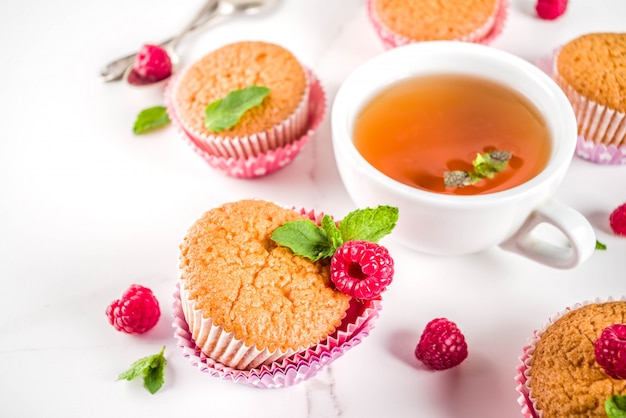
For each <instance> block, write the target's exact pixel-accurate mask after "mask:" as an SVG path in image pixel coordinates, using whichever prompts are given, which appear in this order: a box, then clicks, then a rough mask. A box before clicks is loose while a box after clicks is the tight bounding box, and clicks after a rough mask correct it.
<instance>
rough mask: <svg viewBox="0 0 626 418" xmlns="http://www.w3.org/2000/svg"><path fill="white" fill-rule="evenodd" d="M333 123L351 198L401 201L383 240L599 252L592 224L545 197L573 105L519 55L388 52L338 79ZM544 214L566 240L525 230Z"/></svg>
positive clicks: (556, 261)
mask: <svg viewBox="0 0 626 418" xmlns="http://www.w3.org/2000/svg"><path fill="white" fill-rule="evenodd" d="M331 124H332V137H333V138H332V141H333V149H334V152H335V158H336V160H337V167H338V170H339V174H340V176H341V179H342V181H343V183H344V185H345V186H346V189H347V192H348V194H349V195H350V197H351V198H352V200H353V201H354V202H355V203H356V205H357V206H359V207H364V206H376V205H381V204H387V205H393V206H396V207H398V208H399V214H400V218H399V221H398V225H397V227H396V228H395V230H394V232H393V234H392V235H391V237H393V238H394V239H396V240H397V241H399V242H401V243H402V244H404V245H406V246H408V247H410V248H413V249H415V250H418V251H420V252H424V253H429V254H438V255H460V254H468V253H473V252H477V251H481V250H484V249H487V248H490V247H492V246H496V245H500V246H501V247H502V248H504V249H507V250H509V251H513V252H516V253H518V254H521V255H524V256H526V257H528V258H531V259H533V260H535V261H538V262H541V263H544V264H546V265H549V266H552V267H557V268H572V267H575V266H577V265H579V264H580V263H582V262H583V261H584V260H586V259H587V258H588V257H589V256H590V255H591V254H592V252H593V250H594V249H595V242H596V241H595V234H594V231H593V228H592V226H591V225H590V224H589V222H588V221H587V220H586V219H585V218H584V216H582V215H581V214H580V213H578V212H577V211H575V210H574V209H572V208H571V207H569V206H567V205H564V204H563V203H560V202H558V201H557V200H555V199H554V197H553V196H554V193H555V191H556V189H557V188H558V186H559V185H560V184H561V182H562V180H563V178H564V176H565V173H566V171H567V169H568V167H569V164H570V161H571V159H572V157H573V155H574V150H575V146H576V138H577V124H576V119H575V116H574V113H573V110H572V108H571V105H570V104H569V102H568V100H567V98H566V97H565V95H564V94H563V92H562V91H561V89H560V88H559V87H558V86H557V85H556V83H554V82H553V81H552V79H550V77H548V76H547V75H546V74H544V73H543V72H542V71H541V70H540V69H538V68H537V67H535V66H534V65H532V64H530V63H528V62H526V61H524V60H523V59H521V58H518V57H516V56H514V55H512V54H509V53H507V52H504V51H501V50H497V49H495V48H492V47H488V46H484V45H479V44H472V43H464V42H456V41H432V42H422V43H415V44H411V45H407V46H403V47H399V48H396V49H393V50H390V51H387V52H385V53H383V54H381V55H379V56H377V57H375V58H373V59H371V60H370V61H368V62H366V63H365V64H363V65H362V66H360V67H359V68H357V69H356V70H355V71H354V72H353V73H352V74H351V75H349V76H348V78H347V79H346V80H345V81H344V83H343V84H342V85H341V87H340V89H339V91H338V93H337V96H336V98H335V100H334V103H333V108H332V119H331ZM502 156H505V157H506V158H505V161H500V162H498V161H497V159H498V158H500V159H503V157H502ZM496 157H497V158H496ZM485 167H486V169H485ZM450 179H453V180H450ZM459 179H460V180H459ZM544 223H545V224H549V225H552V226H553V227H555V228H556V229H557V230H558V231H560V232H561V233H562V235H563V236H564V237H565V238H566V240H567V245H565V246H561V245H556V244H553V243H551V242H548V241H547V240H545V239H543V238H540V237H538V236H537V235H536V234H534V233H533V232H534V231H535V229H536V227H538V226H539V225H540V224H544Z"/></svg>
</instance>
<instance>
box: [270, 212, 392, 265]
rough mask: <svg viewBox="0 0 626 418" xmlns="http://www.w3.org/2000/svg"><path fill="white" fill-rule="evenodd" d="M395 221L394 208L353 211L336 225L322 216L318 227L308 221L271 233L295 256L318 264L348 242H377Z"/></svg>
mask: <svg viewBox="0 0 626 418" xmlns="http://www.w3.org/2000/svg"><path fill="white" fill-rule="evenodd" d="M397 221H398V208H396V207H392V206H378V207H376V208H366V209H357V210H355V211H352V212H350V213H349V214H348V215H346V217H345V218H344V219H343V220H342V221H341V222H339V224H338V225H337V224H336V223H335V221H334V220H333V219H332V218H331V217H330V216H329V215H324V217H323V218H322V222H321V225H316V224H315V223H314V222H313V221H311V220H309V219H298V220H295V221H290V222H285V223H284V224H283V225H281V226H280V227H278V228H276V229H275V230H274V232H273V233H272V239H273V240H274V241H276V242H277V243H278V244H280V245H282V246H284V247H289V248H290V249H291V250H292V251H293V252H294V254H296V255H299V256H302V257H305V258H308V259H310V260H311V261H318V260H320V259H322V258H329V257H332V256H333V254H335V251H337V249H338V248H339V247H341V245H342V244H344V243H345V242H348V241H354V240H361V241H369V242H374V243H376V242H378V241H379V240H380V239H381V238H382V237H384V236H385V235H387V234H389V233H390V232H391V231H392V230H393V228H394V227H395V226H396V222H397Z"/></svg>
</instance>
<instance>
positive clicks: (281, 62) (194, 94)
mask: <svg viewBox="0 0 626 418" xmlns="http://www.w3.org/2000/svg"><path fill="white" fill-rule="evenodd" d="M310 78H311V77H310V71H307V70H306V69H305V68H304V67H303V66H302V64H301V63H300V62H299V61H298V60H297V59H296V57H295V56H294V55H293V54H292V53H291V52H289V51H287V50H286V49H285V48H283V47H281V46H279V45H275V44H272V43H267V42H258V41H246V42H236V43H232V44H228V45H225V46H223V47H221V48H218V49H216V50H214V51H212V52H210V53H209V54H207V55H205V56H204V57H203V58H201V59H200V60H198V61H196V62H195V63H194V64H192V65H190V66H188V67H187V68H185V69H184V70H183V71H181V72H180V74H179V75H178V76H177V77H176V78H175V79H173V80H171V82H170V83H169V84H168V88H167V91H166V100H167V102H168V103H167V105H168V112H170V113H172V114H175V117H176V120H177V123H178V125H179V126H180V127H181V128H182V129H183V130H184V132H185V133H186V134H187V135H188V136H190V137H191V138H192V139H193V140H194V143H196V144H199V145H200V147H201V149H202V150H203V151H204V152H206V153H207V154H208V155H211V156H215V157H221V158H223V159H229V158H232V159H235V160H245V159H250V158H256V157H259V156H261V155H267V153H268V152H270V151H273V150H276V149H279V148H284V147H286V146H288V145H290V144H292V143H293V142H295V141H298V140H299V139H300V138H302V137H303V136H304V135H305V134H306V133H307V131H308V130H309V125H310V120H309V116H310V111H309V103H310V100H309V94H310V90H311V86H310V84H311V79H310ZM249 88H257V90H259V89H260V88H262V89H266V90H267V91H268V92H269V93H267V95H266V96H262V97H259V98H258V100H259V101H258V102H255V101H252V102H250V107H247V108H246V109H245V110H243V109H242V110H241V113H240V112H239V111H237V110H236V108H232V107H231V108H228V110H226V108H227V106H225V107H224V108H222V109H223V110H221V113H219V112H218V113H217V114H220V115H221V117H218V118H219V120H220V121H221V122H222V123H220V124H219V125H220V126H214V125H208V124H206V123H205V110H206V108H207V106H208V105H209V104H215V103H216V102H218V101H219V102H220V103H221V102H223V103H222V105H225V104H226V103H227V102H228V100H227V99H226V97H227V96H229V95H231V94H233V93H235V92H238V93H240V94H243V93H242V92H243V91H244V90H248V89H249ZM249 97H250V96H249ZM230 103H231V104H234V103H235V102H233V101H231V102H230ZM214 115H215V113H214ZM233 115H238V117H235V118H233V120H229V122H230V123H226V120H225V119H230V117H231V116H233ZM259 171H262V170H259Z"/></svg>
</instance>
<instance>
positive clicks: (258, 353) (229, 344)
mask: <svg viewBox="0 0 626 418" xmlns="http://www.w3.org/2000/svg"><path fill="white" fill-rule="evenodd" d="M179 297H180V301H181V308H182V311H183V315H184V318H185V319H186V321H187V325H188V327H189V330H190V332H191V337H192V338H193V340H194V341H195V343H196V345H197V346H198V347H199V348H200V350H201V351H202V352H203V353H205V354H206V355H207V356H209V357H211V358H212V359H214V360H215V361H218V362H220V363H222V364H224V365H226V366H228V367H233V368H236V369H247V368H254V367H258V366H260V365H262V364H268V363H272V362H274V361H278V360H281V359H284V358H285V357H288V356H290V355H293V354H294V353H296V352H297V351H302V350H304V349H305V347H302V348H299V349H297V350H292V349H290V350H286V351H281V350H275V351H270V350H268V349H263V350H257V349H256V347H254V346H248V345H246V344H245V343H244V342H243V341H242V340H240V339H238V338H236V337H235V334H234V333H233V332H226V331H224V328H223V327H222V326H220V325H215V324H214V323H213V321H212V320H211V319H210V318H209V319H206V318H203V317H202V311H201V310H198V309H196V308H195V302H194V301H193V300H191V301H190V300H189V293H188V292H187V291H186V290H185V289H184V288H183V287H181V288H180V289H179Z"/></svg>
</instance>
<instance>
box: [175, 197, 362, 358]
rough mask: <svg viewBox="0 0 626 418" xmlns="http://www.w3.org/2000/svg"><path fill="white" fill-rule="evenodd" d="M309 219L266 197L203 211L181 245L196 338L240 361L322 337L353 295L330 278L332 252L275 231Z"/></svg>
mask: <svg viewBox="0 0 626 418" xmlns="http://www.w3.org/2000/svg"><path fill="white" fill-rule="evenodd" d="M296 219H305V216H304V215H302V214H300V213H298V212H296V211H294V210H291V209H285V208H282V207H280V206H278V205H275V204H273V203H270V202H265V201H262V200H242V201H238V202H232V203H226V204H224V205H222V206H220V207H217V208H214V209H212V210H209V211H208V212H206V213H205V214H204V215H203V216H202V217H201V218H200V219H198V220H197V221H196V222H195V223H194V224H193V226H192V227H191V228H190V229H189V231H188V233H187V235H186V237H185V238H184V240H183V242H182V244H181V246H180V279H179V284H180V301H181V309H182V311H183V313H184V317H185V320H186V322H187V324H188V326H189V330H190V334H191V336H192V338H193V340H194V342H195V344H196V345H197V346H198V347H199V348H200V349H201V351H202V352H203V353H204V354H205V355H206V356H208V357H210V358H211V359H213V360H215V361H217V362H219V363H221V364H223V365H225V366H227V367H232V368H235V369H250V368H254V367H258V366H260V365H262V364H271V363H273V362H277V361H280V360H281V359H284V358H286V357H288V356H291V355H293V354H294V353H299V352H302V351H304V350H307V349H308V348H310V347H312V346H314V345H315V344H318V343H319V342H321V341H323V340H325V339H326V338H327V337H328V336H329V335H332V334H333V333H334V332H335V330H336V329H337V327H339V326H340V325H341V323H342V319H343V318H344V317H345V315H346V312H347V310H348V308H349V306H350V299H351V298H350V297H349V296H348V295H346V294H344V293H342V292H340V291H338V290H337V289H335V287H334V286H333V284H332V281H331V279H330V276H329V262H328V260H321V261H318V262H311V261H309V260H308V259H305V258H303V257H295V256H294V254H293V252H292V251H291V250H290V249H289V248H286V247H283V246H279V245H277V244H276V243H275V242H274V241H273V240H272V239H271V234H272V232H273V231H274V230H275V229H276V228H277V227H279V226H280V225H282V224H283V223H285V222H287V221H292V220H296Z"/></svg>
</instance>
